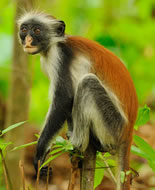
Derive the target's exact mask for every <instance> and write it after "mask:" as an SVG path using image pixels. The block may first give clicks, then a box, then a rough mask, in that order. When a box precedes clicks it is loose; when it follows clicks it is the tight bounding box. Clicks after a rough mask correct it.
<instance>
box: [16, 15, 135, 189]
mask: <svg viewBox="0 0 155 190" xmlns="http://www.w3.org/2000/svg"><path fill="white" fill-rule="evenodd" d="M18 25H19V38H20V42H21V44H22V45H23V48H24V51H25V52H27V53H29V54H36V53H40V55H41V64H42V67H43V69H44V70H45V72H46V73H47V75H48V77H49V79H50V81H51V85H50V96H51V98H52V104H51V106H50V108H49V111H48V113H47V118H46V122H45V126H44V129H43V131H42V133H41V136H40V138H39V140H38V144H37V150H36V157H35V168H36V169H37V162H38V160H41V163H43V162H44V159H45V157H46V153H47V148H48V145H49V143H50V141H51V140H52V139H53V138H54V137H55V135H56V134H57V132H58V131H59V130H60V129H61V128H62V126H63V123H64V122H65V121H66V120H67V122H68V135H69V138H70V141H71V143H72V144H73V145H74V147H76V148H77V149H79V150H80V151H81V152H84V151H85V150H86V148H87V146H88V144H89V143H92V144H93V145H94V147H95V148H96V150H99V151H103V152H110V153H112V154H115V155H116V156H117V158H118V170H119V172H118V181H117V190H128V189H130V187H129V186H130V185H129V181H130V177H129V176H127V181H126V182H125V183H123V184H122V183H121V182H120V171H124V172H126V171H128V170H129V154H130V146H131V141H132V133H133V126H134V122H135V120H136V115H137V96H136V92H135V88H134V85H133V82H132V79H131V77H130V75H129V72H128V71H127V69H126V68H125V66H124V65H123V63H122V62H121V61H120V60H119V58H117V57H116V56H115V55H114V54H113V53H112V52H110V51H109V50H107V49H106V48H104V47H103V46H101V45H99V44H98V43H96V42H94V41H91V40H88V39H85V38H82V37H77V36H70V35H66V34H65V23H64V22H63V21H60V20H57V19H56V18H55V17H53V16H50V15H47V14H44V13H37V12H30V13H26V14H24V15H23V16H22V17H21V18H20V19H19V20H18Z"/></svg>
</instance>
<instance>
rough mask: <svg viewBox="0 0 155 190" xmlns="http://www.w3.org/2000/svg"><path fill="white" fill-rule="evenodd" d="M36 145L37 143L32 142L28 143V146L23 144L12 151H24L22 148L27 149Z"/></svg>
mask: <svg viewBox="0 0 155 190" xmlns="http://www.w3.org/2000/svg"><path fill="white" fill-rule="evenodd" d="M35 144H37V141H34V142H30V143H27V144H23V145H20V146H17V147H14V148H13V149H12V151H14V150H19V149H22V148H26V147H28V146H32V145H35Z"/></svg>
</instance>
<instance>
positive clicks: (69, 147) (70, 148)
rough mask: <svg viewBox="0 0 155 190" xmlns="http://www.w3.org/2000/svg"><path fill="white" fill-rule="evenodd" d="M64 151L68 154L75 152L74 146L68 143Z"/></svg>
mask: <svg viewBox="0 0 155 190" xmlns="http://www.w3.org/2000/svg"><path fill="white" fill-rule="evenodd" d="M64 150H65V151H66V152H69V151H72V150H74V147H73V145H72V144H71V143H70V142H68V143H67V144H66V145H65V146H64Z"/></svg>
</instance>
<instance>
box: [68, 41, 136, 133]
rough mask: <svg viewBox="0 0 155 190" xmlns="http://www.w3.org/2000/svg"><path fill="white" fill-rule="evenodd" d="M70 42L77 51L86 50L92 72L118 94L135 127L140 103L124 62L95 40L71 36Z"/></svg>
mask: <svg viewBox="0 0 155 190" xmlns="http://www.w3.org/2000/svg"><path fill="white" fill-rule="evenodd" d="M68 43H69V44H70V45H71V46H72V47H73V48H74V49H75V48H76V50H77V52H84V53H85V55H88V56H89V57H90V58H91V60H92V62H93V66H92V72H93V73H95V74H96V75H97V76H98V78H99V79H101V80H102V81H104V82H105V84H107V86H108V87H110V88H111V89H112V91H113V92H114V93H115V94H116V95H117V97H118V99H119V100H120V102H121V104H122V107H123V109H124V111H125V113H126V115H127V118H128V120H129V124H130V127H133V125H134V122H135V120H136V115H137V107H138V106H137V105H138V103H137V96H136V91H135V87H134V85H133V82H132V79H131V77H130V74H129V72H128V70H127V69H126V67H125V66H124V64H123V63H122V62H121V61H120V59H119V58H118V57H117V56H115V55H114V54H113V53H112V52H110V51H109V50H107V49H106V48H104V47H103V46H101V45H100V44H98V43H96V42H94V41H91V40H88V39H85V38H82V37H69V38H68ZM131 131H132V130H131ZM126 132H127V131H126Z"/></svg>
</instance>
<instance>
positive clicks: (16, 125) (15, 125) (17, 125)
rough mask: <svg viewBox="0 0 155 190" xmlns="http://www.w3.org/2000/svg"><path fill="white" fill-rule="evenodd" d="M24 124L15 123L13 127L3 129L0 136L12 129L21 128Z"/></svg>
mask: <svg viewBox="0 0 155 190" xmlns="http://www.w3.org/2000/svg"><path fill="white" fill-rule="evenodd" d="M25 122H26V121H22V122H20V123H16V124H14V125H11V126H9V127H8V128H6V129H4V130H3V131H2V133H1V134H0V136H3V135H4V134H5V133H7V132H9V131H11V130H12V129H14V128H17V127H19V126H21V125H22V124H24V123H25Z"/></svg>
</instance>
